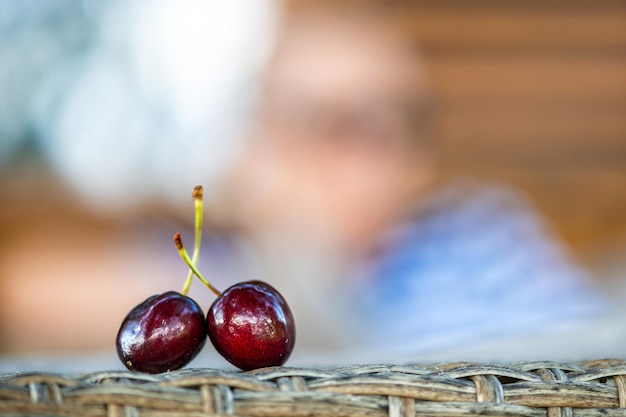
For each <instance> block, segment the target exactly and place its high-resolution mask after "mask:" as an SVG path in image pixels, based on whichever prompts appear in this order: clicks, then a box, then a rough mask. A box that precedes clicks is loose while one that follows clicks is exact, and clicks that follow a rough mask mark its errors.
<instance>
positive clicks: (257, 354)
mask: <svg viewBox="0 0 626 417" xmlns="http://www.w3.org/2000/svg"><path fill="white" fill-rule="evenodd" d="M174 242H175V243H176V248H177V249H178V253H179V254H180V256H181V258H182V259H183V260H184V261H185V263H186V264H187V265H188V266H189V268H190V269H191V270H192V271H193V273H194V274H195V275H196V276H197V277H198V278H199V279H200V280H201V281H202V282H203V283H204V284H205V285H206V286H207V287H208V288H209V289H210V290H211V291H213V292H214V293H215V295H217V298H216V300H215V301H214V302H213V304H212V305H211V307H210V308H209V312H208V314H207V332H208V335H209V339H210V340H211V343H213V346H215V349H216V350H217V351H218V352H219V353H220V354H221V355H222V356H223V357H224V358H225V359H226V360H227V361H229V362H230V363H232V364H233V365H235V366H236V367H238V368H240V369H243V370H245V371H248V370H252V369H256V368H264V367H267V366H279V365H282V364H283V363H285V361H286V360H287V358H289V355H290V354H291V351H292V350H293V347H294V344H295V340H296V328H295V322H294V319H293V314H292V313H291V309H290V308H289V305H287V302H286V301H285V299H284V298H283V296H282V295H281V294H280V293H279V292H278V291H277V290H276V289H275V288H274V287H272V286H271V285H269V284H267V283H265V282H261V281H247V282H242V283H239V284H235V285H233V286H232V287H230V288H228V289H227V290H226V291H224V293H220V292H219V291H217V290H216V289H215V288H213V287H212V286H211V284H209V282H208V281H207V280H206V279H205V278H204V277H203V276H202V274H201V273H200V271H198V268H196V266H195V265H194V264H193V262H192V260H191V259H190V258H189V255H188V254H187V252H186V251H185V247H184V245H183V241H182V238H181V236H180V233H177V234H176V235H174Z"/></svg>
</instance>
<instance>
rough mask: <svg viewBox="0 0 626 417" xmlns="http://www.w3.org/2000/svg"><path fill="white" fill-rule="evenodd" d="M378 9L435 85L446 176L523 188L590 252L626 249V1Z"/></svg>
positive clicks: (458, 0) (540, 0)
mask: <svg viewBox="0 0 626 417" xmlns="http://www.w3.org/2000/svg"><path fill="white" fill-rule="evenodd" d="M294 3H295V6H296V7H297V3H298V2H297V1H295V2H294ZM355 3H358V2H355ZM375 5H376V7H380V12H381V14H382V15H383V16H384V17H385V18H386V19H387V20H388V21H389V22H390V24H393V25H395V26H396V27H399V28H401V29H403V30H405V31H406V32H407V33H408V34H409V35H410V36H412V37H414V39H415V44H416V47H418V48H420V50H421V51H422V53H423V55H424V56H425V60H426V64H427V66H428V68H429V70H430V73H431V76H432V78H433V80H434V82H435V84H436V85H437V87H438V90H439V93H440V96H441V97H440V99H441V104H442V115H441V123H440V131H439V135H440V140H441V160H442V166H443V168H444V172H445V176H446V177H452V176H455V175H473V176H477V177H482V178H487V179H495V180H502V181H506V182H509V183H512V184H514V185H515V186H518V187H519V188H521V189H522V190H524V191H526V192H527V193H528V194H529V195H530V196H531V198H533V199H534V201H535V203H536V204H537V205H538V206H539V208H540V209H541V210H543V212H544V213H545V214H547V216H548V217H549V218H550V219H551V220H552V221H553V222H554V223H555V225H556V227H557V229H558V230H559V232H560V233H561V235H562V236H563V237H564V238H565V239H566V240H567V241H568V242H569V243H570V244H571V245H572V246H574V248H575V249H577V250H578V251H579V252H580V253H582V254H583V255H586V254H589V253H592V252H593V251H594V250H596V249H598V248H602V247H604V246H605V245H607V244H614V243H615V242H616V240H617V239H619V240H621V241H626V2H625V1H615V0H570V1H568V0H473V1H466V0H442V1H426V0H424V1H420V0H404V1H380V2H377V3H375Z"/></svg>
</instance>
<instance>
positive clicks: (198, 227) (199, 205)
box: [180, 185, 204, 295]
mask: <svg viewBox="0 0 626 417" xmlns="http://www.w3.org/2000/svg"><path fill="white" fill-rule="evenodd" d="M203 197H204V191H203V189H202V186H201V185H196V186H195V187H194V189H193V192H192V193H191V198H192V199H193V202H194V205H195V228H194V245H193V255H192V256H191V263H192V264H193V265H197V264H198V258H199V256H200V244H201V243H202V209H203V206H204V204H203V203H204V201H203ZM193 275H194V273H193V270H192V269H191V268H189V273H188V274H187V279H186V280H185V284H184V285H183V289H182V291H181V292H180V293H181V294H182V295H187V294H188V293H189V288H190V287H191V281H192V280H193Z"/></svg>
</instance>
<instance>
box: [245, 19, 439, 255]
mask: <svg viewBox="0 0 626 417" xmlns="http://www.w3.org/2000/svg"><path fill="white" fill-rule="evenodd" d="M425 93H426V86H425V85H424V78H423V76H422V69H421V67H420V65H419V62H417V59H416V58H415V57H414V56H413V55H412V54H410V53H409V52H408V51H406V50H404V49H402V48H400V47H399V45H398V43H394V42H393V41H392V39H390V38H388V37H386V36H384V35H381V34H380V33H378V34H377V33H376V31H373V30H372V28H366V27H359V26H354V27H352V26H349V25H345V24H342V25H338V26H330V27H325V26H322V25H321V24H320V23H318V24H310V25H302V26H299V27H298V28H297V29H294V30H292V31H290V32H288V33H287V34H286V35H285V39H284V40H283V42H282V44H281V45H280V48H279V50H278V53H277V56H276V58H275V60H274V62H273V65H272V66H271V68H270V71H269V74H268V79H267V84H266V89H265V95H264V97H263V100H262V103H261V108H260V114H259V126H258V130H257V131H256V132H255V134H256V136H255V138H254V139H253V146H252V148H251V150H250V153H249V155H248V158H247V159H246V161H245V162H244V164H243V170H242V172H241V174H242V176H241V177H240V181H241V183H240V185H241V187H242V198H243V203H242V206H243V207H244V211H247V212H246V213H245V214H246V216H247V217H248V219H249V220H250V221H252V222H255V223H257V224H258V225H261V227H264V228H268V229H269V228H271V229H273V230H281V231H287V232H289V233H294V234H296V235H297V234H303V235H304V236H307V237H309V238H312V237H315V236H317V237H324V238H327V239H332V240H334V241H337V242H340V243H341V244H345V245H359V244H361V243H362V242H367V241H368V240H370V239H371V238H372V237H373V236H374V235H376V234H377V233H379V232H380V231H381V229H383V228H385V227H387V226H388V225H389V224H390V223H391V222H393V221H394V220H395V219H396V218H397V216H398V215H399V214H400V213H401V212H402V211H404V210H406V209H407V206H408V205H409V204H411V203H412V202H413V200H415V199H416V198H418V197H419V194H420V191H421V190H422V189H423V188H424V186H425V185H426V183H427V182H428V180H429V178H430V175H431V172H430V157H429V155H428V153H427V152H426V149H427V148H424V147H423V146H422V145H420V139H422V138H420V137H418V136H419V134H420V129H419V126H416V124H417V123H419V120H416V118H415V114H416V113H417V112H419V107H420V106H421V105H423V102H422V99H423V96H424V95H425Z"/></svg>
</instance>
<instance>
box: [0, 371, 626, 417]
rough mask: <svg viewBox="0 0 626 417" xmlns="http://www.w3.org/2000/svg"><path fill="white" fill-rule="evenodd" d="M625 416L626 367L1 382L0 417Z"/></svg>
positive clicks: (14, 377)
mask: <svg viewBox="0 0 626 417" xmlns="http://www.w3.org/2000/svg"><path fill="white" fill-rule="evenodd" d="M24 414H33V415H58V416H74V415H76V416H170V415H188V416H210V415H235V416H311V415H322V416H393V417H400V416H415V415H419V416H468V415H488V416H546V417H556V416H599V415H606V416H626V361H621V360H598V361H593V362H585V363H556V362H524V363H520V364H515V365H507V366H502V365H497V366H496V365H488V364H475V363H456V364H452V363H449V364H440V365H430V366H420V365H401V366H400V365H360V366H351V367H346V368H337V369H300V368H284V367H283V368H266V369H260V370H256V371H252V372H248V373H241V372H232V371H223V370H217V369H199V368H196V369H185V370H181V371H175V372H170V373H165V374H160V375H145V374H137V373H131V372H126V371H112V372H96V373H90V374H84V375H63V374H50V373H18V374H11V375H3V376H0V415H24Z"/></svg>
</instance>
